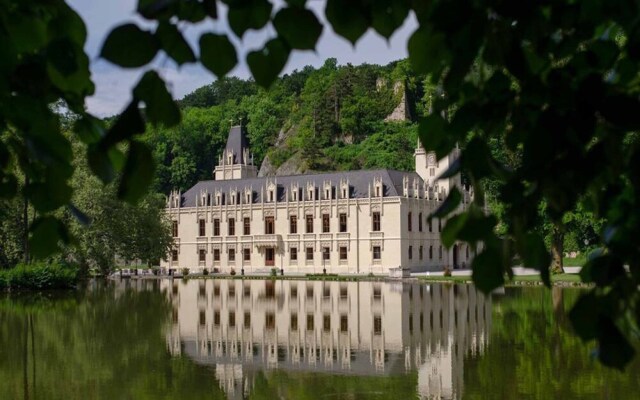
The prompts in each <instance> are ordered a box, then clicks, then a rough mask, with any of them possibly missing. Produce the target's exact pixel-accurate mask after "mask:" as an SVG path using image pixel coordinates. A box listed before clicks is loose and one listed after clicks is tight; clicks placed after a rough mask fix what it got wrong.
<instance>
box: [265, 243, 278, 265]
mask: <svg viewBox="0 0 640 400" xmlns="http://www.w3.org/2000/svg"><path fill="white" fill-rule="evenodd" d="M264 264H265V265H266V266H267V267H273V266H274V265H276V249H274V248H273V247H267V248H266V249H264Z"/></svg>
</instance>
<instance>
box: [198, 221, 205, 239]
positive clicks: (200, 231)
mask: <svg viewBox="0 0 640 400" xmlns="http://www.w3.org/2000/svg"><path fill="white" fill-rule="evenodd" d="M198 234H199V235H198V236H204V235H205V225H204V219H201V220H199V221H198Z"/></svg>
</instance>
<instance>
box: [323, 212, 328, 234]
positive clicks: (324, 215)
mask: <svg viewBox="0 0 640 400" xmlns="http://www.w3.org/2000/svg"><path fill="white" fill-rule="evenodd" d="M329 224H330V221H329V214H322V232H323V233H329V227H330V225H329Z"/></svg>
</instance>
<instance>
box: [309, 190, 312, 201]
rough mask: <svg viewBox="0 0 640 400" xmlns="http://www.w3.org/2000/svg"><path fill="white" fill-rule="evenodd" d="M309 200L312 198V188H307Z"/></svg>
mask: <svg viewBox="0 0 640 400" xmlns="http://www.w3.org/2000/svg"><path fill="white" fill-rule="evenodd" d="M309 200H313V189H309Z"/></svg>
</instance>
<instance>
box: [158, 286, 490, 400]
mask: <svg viewBox="0 0 640 400" xmlns="http://www.w3.org/2000/svg"><path fill="white" fill-rule="evenodd" d="M161 285H162V286H163V288H164V289H166V290H165V293H167V296H168V297H169V299H170V302H171V304H172V307H173V310H172V324H171V328H170V329H169V332H168V333H167V343H168V345H169V349H170V352H171V353H172V354H173V355H175V356H177V355H186V356H188V357H189V358H191V359H193V360H194V361H195V362H197V363H199V364H203V365H211V366H215V375H216V378H217V379H218V382H219V384H220V387H221V389H223V390H224V391H225V392H226V393H227V395H228V396H229V397H236V396H240V397H242V396H248V395H249V394H250V393H251V392H252V391H253V390H254V381H255V374H256V372H259V371H262V370H269V369H279V370H284V371H293V372H323V373H331V374H347V375H365V376H369V375H378V376H389V375H400V374H407V373H409V372H412V371H417V374H418V378H417V388H416V391H417V394H418V395H419V396H420V397H424V398H434V397H435V398H459V397H461V395H462V392H463V381H464V377H463V370H464V368H463V367H464V365H463V364H464V359H465V356H467V355H470V356H475V355H477V354H481V353H482V352H483V351H484V350H485V348H486V347H487V345H488V341H489V340H488V338H489V332H490V330H491V301H490V299H489V298H488V297H485V296H483V295H482V294H481V293H480V292H478V291H477V290H476V289H475V288H474V287H473V286H471V285H459V286H458V285H428V284H418V283H414V284H403V283H380V282H320V281H315V282H304V281H272V280H266V281H261V280H245V281H241V280H206V281H202V280H200V281H195V280H192V281H173V282H171V281H163V282H162V283H161Z"/></svg>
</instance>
